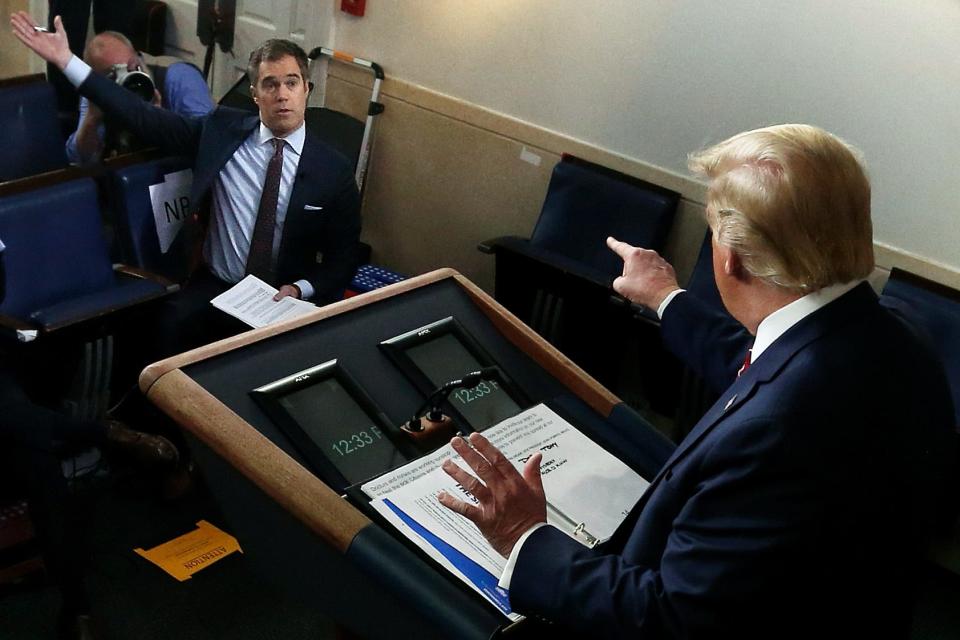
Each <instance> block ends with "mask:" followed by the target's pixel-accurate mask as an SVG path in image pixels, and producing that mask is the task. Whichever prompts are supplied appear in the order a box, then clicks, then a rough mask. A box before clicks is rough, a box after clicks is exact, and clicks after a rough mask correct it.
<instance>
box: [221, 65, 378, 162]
mask: <svg viewBox="0 0 960 640" xmlns="http://www.w3.org/2000/svg"><path fill="white" fill-rule="evenodd" d="M218 104H220V105H221V106H224V107H232V108H234V109H243V110H245V111H253V112H256V111H257V104H256V103H255V102H254V101H253V97H252V96H251V95H250V78H249V76H247V75H246V74H244V75H243V77H242V78H240V79H239V80H237V81H236V82H235V83H234V85H233V86H232V87H231V88H230V89H229V90H228V91H227V92H226V93H225V94H224V95H223V97H222V98H220V101H219V103H218ZM304 120H305V121H306V123H307V131H309V132H310V133H311V134H312V135H314V136H316V137H317V138H318V139H320V140H322V141H324V142H326V143H327V144H328V145H330V146H331V147H333V148H334V149H336V150H337V151H339V152H340V153H342V154H343V155H345V156H346V157H347V159H348V160H349V161H350V165H351V166H352V167H353V168H354V169H356V168H357V162H359V160H360V147H361V145H362V144H363V129H364V123H363V122H362V121H360V120H357V119H356V118H354V117H352V116H348V115H347V114H345V113H342V112H340V111H335V110H333V109H327V108H326V107H307V111H306V113H305V114H304Z"/></svg>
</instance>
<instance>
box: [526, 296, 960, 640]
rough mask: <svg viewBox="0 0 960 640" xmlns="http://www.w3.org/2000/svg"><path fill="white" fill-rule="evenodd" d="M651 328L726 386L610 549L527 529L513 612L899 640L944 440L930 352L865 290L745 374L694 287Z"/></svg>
mask: <svg viewBox="0 0 960 640" xmlns="http://www.w3.org/2000/svg"><path fill="white" fill-rule="evenodd" d="M708 318H710V319H712V321H713V322H706V321H705V320H706V319H708ZM717 322H720V325H719V326H718V325H717V324H716V323H717ZM662 326H663V334H664V340H665V341H666V343H667V346H668V347H669V348H671V349H672V350H673V351H674V352H675V353H677V354H678V355H679V356H681V357H682V358H683V359H684V360H685V361H686V362H688V363H689V364H691V366H694V367H695V368H696V369H698V370H699V371H700V372H701V373H702V374H703V375H705V376H706V377H707V378H708V379H709V380H710V381H711V382H712V383H713V384H714V385H716V386H718V387H720V388H723V387H724V386H725V385H724V384H723V383H724V382H725V383H726V386H727V390H726V391H725V392H724V393H723V395H722V396H721V398H720V400H719V401H718V402H717V404H716V405H714V406H713V407H712V408H711V409H710V410H709V411H708V412H707V414H706V415H705V416H704V417H703V419H702V420H700V422H699V423H698V424H697V425H696V426H695V427H694V428H693V430H692V431H691V432H690V434H689V435H688V436H687V437H686V438H685V439H684V441H683V442H682V443H681V444H680V445H679V446H678V447H677V449H676V450H675V452H674V453H673V455H672V456H671V457H670V458H669V459H668V461H667V462H666V464H665V465H664V467H663V469H662V470H661V471H660V473H659V474H658V475H657V477H656V478H655V479H654V480H653V482H652V484H651V486H650V488H649V489H648V490H647V491H646V492H645V494H644V496H643V497H642V498H641V500H640V502H639V503H638V505H637V507H636V508H635V509H634V511H633V512H632V513H631V516H630V517H629V518H628V519H627V521H626V522H625V523H624V526H623V527H621V529H620V530H618V532H617V535H615V536H614V539H613V540H611V542H610V543H609V544H608V545H606V546H604V547H601V548H600V549H597V550H589V549H586V548H584V547H583V546H581V545H579V544H578V543H576V542H574V541H572V540H571V539H570V538H568V537H567V536H565V535H564V534H562V533H560V532H559V531H558V530H556V529H554V528H552V527H544V528H541V529H539V530H538V531H536V532H535V533H534V534H533V535H532V536H531V537H530V538H529V539H528V540H527V542H526V543H525V544H524V546H523V548H522V550H521V552H520V555H519V559H518V562H517V565H516V568H515V572H514V575H513V579H512V582H511V589H510V598H511V602H512V604H513V607H514V609H515V610H517V611H520V612H522V613H532V614H539V615H542V616H545V617H547V618H549V619H552V620H555V621H558V622H561V623H563V624H564V625H566V626H568V627H569V628H573V629H576V630H578V631H579V632H581V633H585V634H588V636H587V637H605V638H606V637H610V638H614V637H616V638H620V637H631V638H726V637H732V638H759V637H764V638H785V637H788V638H794V637H796V638H820V637H864V638H877V637H904V636H905V635H906V633H907V630H908V627H909V619H910V611H911V605H912V600H911V597H910V593H911V574H912V570H913V567H914V565H915V563H914V559H915V557H916V555H915V554H916V553H917V551H918V547H919V543H920V540H921V538H922V535H923V533H924V532H925V531H927V530H928V529H929V527H930V525H931V518H932V514H933V513H934V511H935V509H934V504H935V503H936V502H937V501H938V500H940V499H941V498H942V495H943V492H945V491H946V485H947V466H948V464H949V457H948V456H947V453H948V452H949V451H951V447H952V446H953V440H952V438H953V433H952V431H953V424H952V420H953V418H952V415H953V414H952V407H951V401H950V395H949V393H948V388H947V382H946V378H945V376H944V374H943V369H942V366H941V365H940V363H939V362H938V361H937V359H936V357H935V356H933V355H932V354H931V353H930V352H929V351H927V350H926V349H925V348H924V347H923V346H922V344H921V343H920V342H919V341H918V340H917V339H916V338H915V336H914V335H913V334H912V333H911V331H910V330H909V329H908V328H907V327H906V326H905V325H904V324H903V323H902V322H901V321H900V320H899V319H897V318H896V317H894V316H892V315H891V314H890V313H889V312H887V311H886V310H885V309H883V308H882V307H881V306H880V305H879V303H878V301H877V299H876V295H875V294H874V293H873V291H872V290H871V289H870V288H869V286H868V285H866V284H862V285H860V286H858V287H856V288H855V289H853V290H852V291H850V292H848V293H847V294H845V295H843V296H841V297H840V298H839V299H837V300H835V301H833V302H832V303H830V304H828V305H826V306H825V307H823V308H821V309H819V310H818V311H816V312H814V313H813V314H811V315H809V316H807V317H806V318H804V319H803V320H801V321H800V322H799V323H797V324H796V325H794V326H793V327H792V328H791V329H789V330H788V331H787V332H786V333H784V334H783V335H782V336H781V337H780V338H779V339H778V340H776V341H775V342H774V343H773V344H772V345H771V346H770V347H769V348H768V350H767V351H765V352H764V353H763V354H762V356H761V357H759V358H758V359H757V361H756V362H755V363H754V364H753V365H752V366H751V367H750V368H749V369H748V370H747V371H746V372H745V373H744V374H743V375H742V376H741V377H740V378H736V373H735V372H736V370H737V368H738V367H739V365H740V361H741V360H742V357H743V353H744V350H745V347H746V344H747V343H746V333H745V332H744V331H743V329H742V327H740V328H739V329H738V328H737V326H735V325H734V324H733V321H727V322H724V321H723V320H722V319H720V318H718V317H711V316H710V312H709V309H708V308H707V307H706V305H703V304H702V303H701V302H699V301H698V300H697V299H696V298H695V297H694V296H692V295H688V294H681V295H680V296H678V297H677V298H675V299H674V300H673V301H672V302H671V303H670V305H668V307H667V309H666V311H665V314H664V318H663V324H662ZM711 378H712V379H711ZM548 497H549V496H548ZM844 634H846V635H844Z"/></svg>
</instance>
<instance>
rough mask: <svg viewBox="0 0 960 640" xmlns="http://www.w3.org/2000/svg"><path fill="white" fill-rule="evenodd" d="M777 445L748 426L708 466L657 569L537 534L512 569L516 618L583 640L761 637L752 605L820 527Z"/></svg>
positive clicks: (810, 495) (760, 427)
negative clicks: (543, 622)
mask: <svg viewBox="0 0 960 640" xmlns="http://www.w3.org/2000/svg"><path fill="white" fill-rule="evenodd" d="M777 436H778V430H777V429H776V428H774V426H773V425H771V424H770V423H769V422H767V421H763V422H756V423H753V424H749V425H747V424H745V425H743V426H742V428H741V429H740V431H739V433H738V436H737V437H734V438H730V439H728V440H726V441H725V442H723V443H722V450H719V449H718V450H714V451H713V452H711V454H710V455H709V456H707V458H706V460H705V462H704V463H703V464H704V466H705V467H708V468H706V469H704V473H703V476H702V477H703V481H702V482H701V483H700V485H699V486H698V487H697V489H696V491H695V492H694V493H693V495H692V496H691V497H690V498H689V499H688V500H687V501H686V502H685V504H684V505H683V507H682V508H681V509H680V511H679V513H678V514H677V516H676V517H675V519H674V520H673V522H672V526H671V533H670V534H669V537H668V539H667V542H666V547H665V549H664V551H663V554H662V557H661V559H660V562H659V566H655V567H654V566H644V565H642V564H632V563H630V562H628V561H626V560H625V559H624V556H622V555H620V554H619V553H610V552H607V553H604V552H603V551H598V550H591V549H587V548H586V547H584V546H582V545H580V544H579V543H577V542H575V541H573V540H572V539H571V538H569V537H568V536H567V535H565V534H563V533H561V532H560V531H559V530H557V529H554V528H552V527H543V528H541V529H539V530H537V531H536V532H534V534H533V535H531V536H530V538H528V539H527V541H526V542H525V543H524V546H523V548H522V549H521V552H520V555H519V558H518V562H517V565H516V567H515V570H514V574H513V578H512V581H511V585H510V601H511V604H512V605H513V608H514V609H515V610H516V611H517V612H519V613H524V614H538V615H542V616H545V617H547V618H549V619H551V620H553V621H555V622H557V623H560V624H561V625H563V626H568V627H570V628H572V629H575V630H577V631H578V632H580V633H582V634H584V637H594V638H709V637H719V636H718V635H715V632H716V630H717V629H740V630H741V631H742V632H743V636H742V637H757V636H756V635H755V634H753V633H751V629H752V625H753V624H754V622H756V624H758V625H760V626H763V624H764V620H763V618H764V617H765V616H766V615H767V614H765V613H763V612H758V611H755V610H754V607H755V604H754V603H755V602H756V601H758V600H759V599H761V597H762V592H763V590H764V589H766V588H767V587H768V585H780V584H783V582H782V581H783V579H784V578H783V574H784V573H789V572H790V571H791V569H792V568H793V563H794V562H795V561H796V562H801V561H802V559H803V552H802V549H803V544H802V540H803V539H804V538H805V537H809V536H811V535H815V534H816V532H815V526H816V522H818V521H819V519H818V518H817V515H818V509H819V505H818V501H817V485H816V484H815V483H811V482H810V480H809V478H808V477H806V474H804V473H803V469H802V465H800V464H797V461H796V456H795V455H793V454H792V453H791V452H790V451H786V450H785V449H784V448H783V447H782V446H780V445H779V444H778V443H776V442H775V440H776V438H777ZM666 484H669V482H667V483H666ZM661 490H666V491H673V490H674V489H673V488H671V487H669V486H668V487H663V488H661ZM788 604H789V605H790V606H788V607H786V608H785V610H789V609H790V607H793V606H796V609H797V610H802V609H803V605H802V603H788ZM767 613H769V615H771V616H773V615H774V612H772V611H770V612H767ZM751 621H754V622H751ZM770 637H776V634H773V635H771V636H770Z"/></svg>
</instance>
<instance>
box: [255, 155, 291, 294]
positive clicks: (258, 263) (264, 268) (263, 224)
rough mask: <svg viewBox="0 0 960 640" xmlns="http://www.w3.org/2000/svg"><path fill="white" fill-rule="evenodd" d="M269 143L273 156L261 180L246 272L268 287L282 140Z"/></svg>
mask: <svg viewBox="0 0 960 640" xmlns="http://www.w3.org/2000/svg"><path fill="white" fill-rule="evenodd" d="M270 142H272V143H273V157H271V158H270V163H269V164H268V165H267V177H266V179H265V180H264V181H263V193H262V194H261V195H260V207H259V208H258V209H257V222H256V224H254V226H253V236H252V237H251V238H250V252H249V253H248V254H247V273H248V274H250V273H252V274H253V275H255V276H257V277H258V278H260V279H261V280H263V281H264V282H266V283H268V284H276V283H275V282H273V278H274V276H273V232H274V229H275V228H276V226H277V199H278V198H279V196H280V176H281V175H282V174H283V145H284V141H283V139H282V138H274V139H273V140H271V141H270Z"/></svg>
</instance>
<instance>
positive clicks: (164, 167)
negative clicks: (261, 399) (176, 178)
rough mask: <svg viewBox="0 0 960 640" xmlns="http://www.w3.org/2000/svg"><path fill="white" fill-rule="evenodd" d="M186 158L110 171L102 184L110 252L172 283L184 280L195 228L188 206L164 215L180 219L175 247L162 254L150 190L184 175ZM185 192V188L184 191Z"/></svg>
mask: <svg viewBox="0 0 960 640" xmlns="http://www.w3.org/2000/svg"><path fill="white" fill-rule="evenodd" d="M191 166H192V163H191V162H190V160H189V159H187V158H175V157H174V158H159V159H154V160H148V161H145V162H139V163H137V164H132V165H129V166H125V167H119V168H115V169H113V168H112V170H111V171H110V175H109V177H108V179H107V181H106V184H107V185H108V187H107V198H106V199H107V203H108V207H109V209H110V218H111V220H112V223H113V228H114V242H115V244H116V247H115V250H116V253H117V255H119V257H120V259H121V260H122V261H123V262H125V263H126V264H129V265H132V266H134V267H138V268H140V269H146V270H148V271H151V272H153V273H157V274H160V275H162V276H164V277H166V278H169V279H170V280H173V281H174V282H182V281H183V280H184V279H185V278H186V277H187V276H188V275H189V269H190V267H191V261H192V259H193V258H194V257H195V256H194V252H195V250H196V248H197V246H198V243H199V242H200V238H199V235H198V230H197V228H196V224H195V223H194V222H193V220H192V218H190V217H189V216H190V214H191V213H192V208H193V207H191V206H190V204H189V203H174V204H173V206H172V207H171V208H170V211H169V212H168V213H169V215H171V216H177V217H181V218H184V219H185V220H184V226H183V227H182V228H181V229H180V232H179V233H178V236H177V239H176V241H175V242H174V243H173V244H172V245H171V246H170V247H168V248H167V250H166V251H162V250H161V247H160V240H159V237H158V235H157V227H156V221H155V220H154V214H153V205H152V204H151V200H150V187H151V186H153V185H158V184H160V183H163V182H164V180H165V178H166V176H168V175H171V174H174V173H178V172H180V171H183V170H186V169H189V168H190V167H191ZM185 187H186V190H187V191H189V185H188V184H187V185H185Z"/></svg>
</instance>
